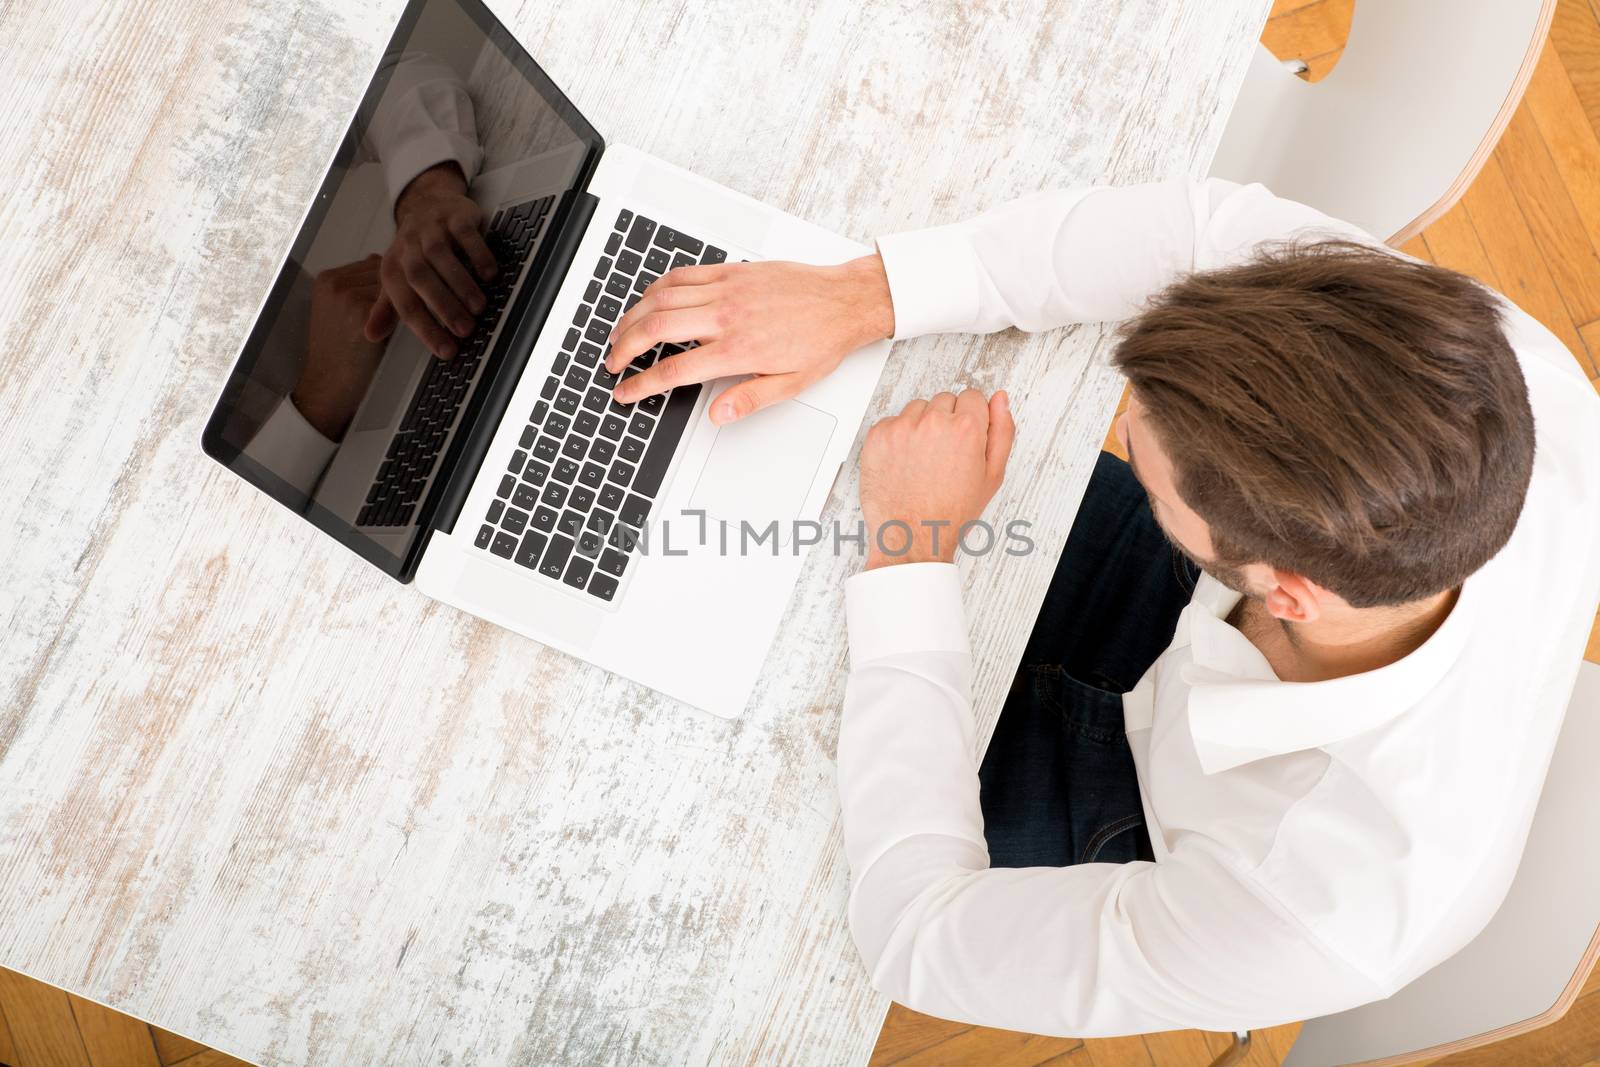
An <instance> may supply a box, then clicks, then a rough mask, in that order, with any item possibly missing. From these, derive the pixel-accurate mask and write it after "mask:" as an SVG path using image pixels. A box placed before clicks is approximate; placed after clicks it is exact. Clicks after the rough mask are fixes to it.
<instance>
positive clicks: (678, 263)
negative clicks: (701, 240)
mask: <svg viewBox="0 0 1600 1067" xmlns="http://www.w3.org/2000/svg"><path fill="white" fill-rule="evenodd" d="M692 266H694V257H693V256H691V255H689V254H688V253H687V252H679V253H678V254H677V255H675V256H673V257H672V269H673V270H677V269H678V268H679V267H692Z"/></svg>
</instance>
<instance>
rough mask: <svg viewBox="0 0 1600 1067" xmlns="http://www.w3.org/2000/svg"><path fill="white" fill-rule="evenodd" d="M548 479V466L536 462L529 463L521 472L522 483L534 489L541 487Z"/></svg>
mask: <svg viewBox="0 0 1600 1067" xmlns="http://www.w3.org/2000/svg"><path fill="white" fill-rule="evenodd" d="M548 477H550V467H549V465H548V464H545V463H540V462H539V461H538V460H532V461H530V462H529V464H528V467H527V469H526V470H524V471H523V472H522V480H523V482H525V483H526V484H528V485H532V486H533V487H534V488H535V489H537V488H539V486H541V485H543V484H544V482H545V479H546V478H548Z"/></svg>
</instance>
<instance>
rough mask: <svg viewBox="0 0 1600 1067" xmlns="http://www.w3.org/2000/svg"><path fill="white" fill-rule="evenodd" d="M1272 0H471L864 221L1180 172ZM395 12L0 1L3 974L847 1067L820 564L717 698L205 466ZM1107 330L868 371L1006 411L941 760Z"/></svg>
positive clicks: (666, 125) (829, 610)
mask: <svg viewBox="0 0 1600 1067" xmlns="http://www.w3.org/2000/svg"><path fill="white" fill-rule="evenodd" d="M1267 3H1268V0H1234V2H1230V3H1217V2H1206V0H1184V2H1181V3H1180V2H1173V0H1125V2H1121V3H1089V2H1070V0H1053V2H1052V0H1037V2H1034V3H1023V2H1017V3H1005V4H1001V3H995V4H994V5H993V10H986V9H985V8H984V7H983V6H982V5H979V4H976V3H963V2H961V0H938V2H924V0H900V2H892V0H871V2H862V0H815V2H806V0H762V2H759V3H758V2H753V0H680V2H670V0H655V2H644V0H635V2H633V3H625V2H622V0H617V2H615V3H607V2H603V0H581V2H579V0H574V2H568V3H545V2H539V3H533V2H528V3H524V4H520V5H517V4H512V3H502V4H499V5H497V6H498V7H499V9H500V13H501V15H502V17H503V18H504V19H505V20H506V22H507V23H508V24H509V25H510V26H511V27H512V28H513V29H514V30H515V31H516V33H517V35H518V36H519V37H520V39H521V40H522V41H523V42H524V43H525V44H526V45H527V46H528V48H529V50H530V51H531V52H532V53H533V54H534V55H535V56H536V57H537V58H539V59H540V60H541V61H542V62H543V63H544V64H545V66H546V67H547V69H548V70H549V71H550V73H551V74H552V76H553V77H554V78H555V80H556V81H557V82H558V83H559V84H561V85H563V86H565V87H566V88H567V89H568V90H569V92H570V95H571V96H572V98H573V100H574V101H575V102H576V103H577V105H578V106H579V107H580V108H581V109H582V110H583V111H584V112H585V113H586V114H587V115H588V116H589V117H590V119H591V120H592V121H593V122H594V124H595V125H596V126H597V127H598V128H599V129H600V130H601V132H602V133H603V134H605V135H606V136H607V138H608V139H610V140H614V141H625V142H628V143H632V144H636V145H638V146H640V147H642V148H644V149H646V150H648V151H651V152H654V153H656V154H658V155H661V156H663V157H665V158H667V159H669V160H673V161H675V162H678V163H681V164H683V165H685V166H688V167H691V168H693V169H695V170H697V171H700V172H702V173H704V174H706V175H707V176H709V177H711V178H714V179H717V180H719V181H722V182H724V183H726V184H727V185H729V186H732V187H733V188H735V189H738V190H741V191H744V192H747V193H750V194H752V195H754V196H756V197H760V198H762V199H765V200H768V201H770V202H772V203H774V204H777V205H779V206H781V207H783V208H785V209H787V210H789V211H791V212H794V213H795V214H797V215H800V216H803V217H806V218H809V219H813V220H815V221H817V222H819V223H821V224H823V225H825V226H828V227H831V228H834V229H837V230H839V231H841V232H843V233H846V234H849V235H852V236H856V237H861V238H868V239H870V237H871V236H872V235H875V234H879V233H885V232H892V231H895V230H900V229H905V228H909V227H916V226H921V225H924V224H927V223H931V222H938V221H948V220H953V219H956V218H959V217H962V216H967V215H970V214H973V213H976V212H978V211H980V210H982V209H983V208H985V207H987V206H989V205H992V204H995V203H997V202H1000V201H1002V200H1005V199H1007V198H1010V197H1013V196H1017V195H1020V194H1023V193H1027V192H1031V191H1034V190H1037V189H1040V188H1044V187H1049V186H1058V185H1065V184H1071V183H1077V182H1087V181H1105V182H1127V181H1137V180H1144V179H1153V178H1160V177H1167V176H1172V175H1177V174H1185V173H1188V174H1195V173H1199V172H1201V171H1203V169H1204V168H1205V165H1206V163H1207V160H1208V158H1209V155H1210V152H1211V149H1212V147H1213V146H1214V144H1215V143H1216V141H1217V139H1218V137H1219V135H1220V132H1221V128H1222V124H1223V121H1224V118H1225V116H1226V113H1227V110H1228V108H1229V106H1230V104H1231V101H1232V99H1233V96H1234V93H1235V91H1236V89H1237V86H1238V85H1239V83H1240V81H1241V79H1242V78H1243V75H1244V71H1245V67H1246V64H1247V61H1248V58H1249V54H1250V49H1251V47H1253V44H1254V41H1255V39H1256V35H1257V33H1258V31H1259V30H1260V27H1261V24H1262V20H1263V19H1264V17H1265V14H1266V8H1267ZM401 6H402V5H401V4H400V3H399V2H398V0H383V2H379V0H355V2H351V0H321V2H301V3H296V2H293V0H253V2H241V0H192V2H188V3H172V2H170V0H147V2H141V3H136V2H132V0H127V2H121V3H105V4H99V5H81V4H79V3H78V2H76V0H54V2H45V0H39V2H36V3H27V4H14V5H9V6H5V7H3V8H0V50H3V56H4V64H3V66H4V69H5V70H6V71H7V73H8V76H9V77H8V79H7V84H8V92H7V100H6V111H7V116H6V121H5V123H4V125H3V129H0V175H3V176H4V183H5V190H6V191H5V195H4V198H3V199H0V339H3V343H0V382H3V385H0V487H3V493H0V499H3V500H4V501H5V505H6V508H7V510H8V512H9V515H8V516H7V519H6V521H5V522H4V523H3V524H0V560H4V561H5V564H4V565H5V568H6V578H5V581H4V583H3V589H0V618H3V619H4V620H5V630H4V632H3V638H0V641H3V648H0V965H3V966H6V967H11V968H14V969H16V970H20V971H23V972H25V973H28V974H31V975H33V976H35V977H38V978H41V979H43V980H45V981H48V982H52V983H55V984H57V985H60V986H64V987H66V988H68V989H71V990H74V991H76V992H78V993H81V994H84V995H86V996H89V997H92V998H95V999H97V1000H101V1001H104V1002H106V1003H109V1004H111V1005H112V1006H114V1007H117V1008H119V1009H122V1010H124V1011H127V1012H130V1013H132V1014H134V1015H138V1016H140V1017H143V1018H147V1019H150V1020H153V1021H154V1022H156V1023H158V1024H159V1025H161V1026H164V1027H168V1028H170V1029H173V1030H177V1031H180V1032H183V1033H187V1034H189V1035H191V1036H193V1037H195V1038H197V1039H199V1040H201V1041H204V1042H206V1043H208V1044H211V1045H215V1046H218V1047H220V1048H222V1049H224V1050H226V1051H230V1052H233V1053H235V1054H237V1055H240V1056H243V1057H246V1058H249V1059H252V1060H257V1061H262V1062H267V1063H274V1064H276V1063H285V1064H291V1063H292V1064H298V1063H313V1062H315V1063H329V1064H357V1063H416V1064H429V1065H432V1064H469V1063H504V1062H539V1063H545V1062H570V1063H582V1064H601V1063H700V1062H707V1061H713V1062H718V1063H731V1062H740V1063H746V1062H750V1063H779V1062H782V1063H793V1062H803V1063H816V1064H830V1065H831V1064H841V1063H853V1062H861V1061H863V1060H864V1059H865V1058H866V1055H867V1053H868V1051H869V1050H870V1049H871V1047H872V1044H873V1042H874V1039H875V1037H876V1034H877V1031H878V1027H879V1024H880V1022H881V1020H882V1018H883V1012H884V1009H885V1001H884V999H883V998H882V997H880V996H879V995H877V994H876V993H874V992H873V991H872V989H871V988H870V987H869V986H868V984H867V981H866V979H865V977H864V975H863V974H862V972H861V970H860V965H859V963H858V961H857V958H856V956H855V952H854V949H853V948H852V947H851V944H850V941H849V937H848V933H847V931H846V929H845V925H844V919H843V914H844V909H843V902H844V894H845V885H846V870H845V866H844V863H843V859H842V857H841V855H840V849H839V831H838V810H837V803H836V797H835V792H834V780H833V751H834V741H835V737H836V732H837V723H838V708H839V703H840V693H841V688H842V684H843V680H844V670H845V643H844V635H843V633H842V631H841V629H840V610H841V605H840V593H839V589H840V584H841V582H842V581H843V579H844V578H845V577H846V576H847V575H848V574H850V573H852V572H853V571H854V570H855V569H856V568H857V566H858V563H857V562H856V561H855V560H854V559H852V558H849V557H846V558H836V557H834V556H832V555H830V554H828V553H825V552H819V553H814V554H813V555H812V557H811V559H810V561H809V563H808V565H807V568H806V571H805V574H804V577H803V579H802V581H801V585H800V589H799V591H798V593H797V594H796V596H795V598H794V602H793V604H792V606H791V609H790V611H789V614H788V616H787V618H786V621H785V623H784V626H783V631H782V635H781V636H780V638H779V641H778V643H777V645H776V646H775V647H774V649H773V650H772V653H771V656H770V658H769V661H768V667H767V670H766V674H765V677H766V679H767V681H766V682H765V684H764V685H763V687H762V688H761V689H760V690H759V691H758V693H757V695H756V698H755V701H754V705H753V707H752V709H751V710H750V711H749V713H748V714H747V715H746V716H745V717H744V718H743V719H742V720H740V721H735V722H724V721H721V720H718V719H714V718H712V717H710V716H706V715H702V714H698V713H695V712H692V711H689V710H686V709H684V708H682V707H679V706H676V705H674V704H672V703H670V702H668V701H665V700H663V699H661V698H658V697H656V696H654V695H653V694H651V693H650V692H648V691H646V690H643V689H640V688H638V687H636V686H633V685H631V684H627V683H624V682H622V681H619V680H617V679H615V678H611V677H608V676H606V675H605V674H603V673H602V672H600V671H598V670H595V669H593V668H591V667H589V666H587V665H585V664H582V663H578V662H575V661H573V660H571V659H568V658H566V657H564V656H562V655H559V654H556V653H553V652H549V651H545V650H543V649H541V648H540V647H539V646H537V645H535V644H533V643H531V642H528V641H526V640H523V639H521V638H518V637H515V636H512V635H510V634H508V633H505V632H502V631H500V630H497V629H495V628H493V627H491V626H489V625H486V624H483V623H480V622H477V621H475V620H474V619H471V618H468V617H466V616H464V615H461V614H458V613H456V612H454V611H451V610H448V609H445V608H442V607H440V606H437V605H435V604H433V603H431V602H429V601H427V600H425V599H423V598H422V597H421V596H419V595H417V594H415V593H414V592H412V591H411V590H409V589H407V588H405V587H402V586H399V585H396V584H394V583H392V582H390V581H388V580H387V579H385V578H383V577H382V576H381V575H379V574H378V573H377V572H376V571H374V570H373V569H371V568H369V567H367V566H366V565H365V564H363V563H361V562H359V561H357V559H356V558H355V557H354V556H352V555H350V554H348V553H347V552H345V551H344V550H343V549H341V548H339V547H338V546H336V545H335V544H333V543H332V542H331V541H329V540H327V539H326V538H324V537H322V536H320V535H318V534H316V533H314V532H313V531H312V529H311V528H310V527H309V526H306V525H303V524H301V523H298V522H297V521H295V520H294V519H293V518H292V517H291V516H289V515H288V514H287V513H285V512H284V511H283V510H282V509H280V508H278V507H277V506H276V505H274V504H272V503H270V502H268V501H267V500H265V499H264V498H263V497H261V496H258V495H257V494H255V493H254V492H252V491H250V490H248V489H247V488H246V487H245V486H243V485H242V484H241V483H240V482H238V481H237V480H236V479H235V478H233V477H232V476H231V475H229V474H227V473H226V472H224V471H223V470H222V469H221V468H219V467H217V466H215V465H214V464H212V463H211V462H210V461H209V460H206V459H205V458H204V457H203V456H202V455H201V454H200V451H199V436H200V428H201V425H202V423H203V421H204V419H205V417H206V415H207V413H208V412H209V410H210V407H211V404H212V402H213V400H214V398H215V395H216V393H217V391H218V389H219V387H220V384H221V381H222V379H223V377H224V376H225V374H226V371H227V368H228V366H229V365H230V363H231V361H232V359H233V357H234V355H235V352H236V350H237V347H238V345H239V343H240V341H241V339H242V337H243V335H244V332H245V330H246V329H247V327H248V326H249V325H250V320H251V317H252V315H253V313H254V310H255V308H256V306H257V302H258V300H259V298H260V296H261V294H262V292H263V291H264V289H265V287H266V286H267V284H268V282H269V280H270V277H271V273H272V271H273V269H274V267H275V266H276V263H277V259H276V257H277V255H278V254H279V252H280V250H281V249H282V248H283V246H284V244H285V243H286V241H287V240H288V238H289V237H290V235H291V233H292V231H293V229H294V227H295V225H296V223H297V222H298V219H299V215H300V211H301V208H302V206H303V204H304V202H305V201H306V200H307V198H308V197H309V195H310V193H311V191H312V190H313V189H314V188H315V186H316V183H317V182H318V181H319V179H320V177H321V170H322V167H323V165H324V164H325V162H326V160H327V158H328V155H329V153H330V152H331V150H332V146H333V145H334V143H335V141H336V140H337V138H338V137H339V135H340V133H341V130H342V125H343V122H344V119H345V116H346V114H347V109H348V108H349V107H350V105H351V103H352V102H353V100H354V99H355V97H356V96H358V95H359V93H360V91H361V88H362V86H363V85H364V83H365V80H366V78H367V75H368V72H369V70H370V67H371V65H372V64H373V63H374V62H375V61H376V59H377V56H378V54H379V52H380V51H381V50H382V48H383V45H384V42H385V41H386V40H387V36H388V33H389V30H390V28H391V26H392V24H393V19H394V17H395V16H396V15H397V13H398V11H399V9H400V7H401ZM91 11H93V12H94V13H93V14H92V15H91V14H90V12H91ZM1108 340H1109V333H1108V331H1107V330H1106V329H1104V328H1081V329H1076V330H1071V331H1066V332H1059V333H1055V334H1051V335H1048V336H1043V337H1039V338H1035V339H1026V338H1023V337H1022V336H1020V335H1016V334H1005V335H1000V336H996V337H991V338H985V339H978V340H974V339H971V338H959V337H956V338H947V339H943V340H938V341H932V340H927V341H919V342H917V343H914V344H907V345H903V346H901V347H900V348H899V350H898V351H897V353H896V354H895V356H894V357H893V358H892V359H891V364H890V368H889V371H888V373H887V376H886V379H885V382H884V385H883V387H882V388H881V389H880V391H879V395H878V398H877V410H878V412H880V413H882V412H885V411H888V410H890V409H896V408H898V407H899V406H900V405H901V404H903V403H904V402H905V401H906V400H908V399H909V398H911V397H912V396H914V395H924V394H927V393H929V392H932V391H935V390H937V389H940V388H944V387H947V386H950V385H952V384H956V383H962V384H965V383H971V384H974V385H977V386H978V387H980V388H984V389H992V388H997V387H1000V386H1002V385H1003V386H1006V387H1008V388H1010V389H1011V391H1012V395H1013V397H1014V405H1013V406H1014V407H1015V409H1016V410H1017V412H1018V414H1019V420H1020V424H1021V427H1020V436H1019V439H1018V443H1017V451H1016V455H1015V457H1014V458H1013V460H1012V469H1013V476H1012V478H1011V480H1010V481H1009V482H1008V483H1007V487H1006V489H1005V490H1004V492H1003V493H1002V496H1001V499H1000V501H999V502H998V504H997V509H998V512H997V513H999V514H1003V515H1005V516H1007V517H1024V518H1028V519H1030V520H1032V522H1033V523H1034V533H1035V536H1036V537H1037V538H1038V540H1039V543H1040V545H1041V551H1039V552H1037V553H1035V554H1034V555H1032V556H1030V557H1026V558H1021V559H1014V558H1006V557H1001V556H998V555H991V556H989V557H985V558H983V559H982V560H979V561H976V562H975V563H974V564H973V565H971V566H970V568H969V570H968V603H969V605H970V607H971V616H972V628H973V632H974V634H975V637H976V645H975V647H976V652H977V655H978V657H979V661H980V667H979V670H978V675H977V686H978V708H979V713H980V715H981V717H982V718H983V721H984V729H983V733H984V736H987V733H988V728H989V726H990V724H991V723H992V721H993V718H994V716H995V714H996V712H997V710H998V708H999V706H1000V700H1001V695H1002V694H1003V692H1004V690H1005V688H1006V686H1007V684H1008V682H1009V679H1010V675H1011V671H1012V669H1013V665H1014V664H1015V662H1016V660H1017V657H1018V655H1019V654H1020V651H1021V647H1022V643H1023V640H1024V638H1025V637H1026V635H1027V632H1028V630H1029V627H1030V624H1031V620H1032V618H1033V613H1034V610H1035V608H1036V606H1037V604H1038V602H1039V601H1040V599H1041V597H1042V596H1043V592H1044V589H1045V585H1046V582H1047V580H1048V578H1049V575H1050V572H1051V569H1052V567H1053V564H1054V560H1055V558H1056V555H1057V554H1058V552H1059V549H1060V546H1061V544H1062V542H1063V541H1064V540H1065V536H1066V531H1067V528H1068V526H1069V524H1070V521H1071V517H1072V515H1073V512H1074V510H1075V508H1076V505H1077V502H1078V499H1079V496H1080V495H1081V492H1082V487H1083V485H1084V482H1085V480H1086V478H1087V476H1088V471H1089V469H1090V465H1091V462H1092V459H1093V456H1094V453H1095V450H1096V445H1097V443H1098V441H1099V438H1100V435H1101V434H1102V433H1103V432H1104V428H1105V424H1106V420H1107V417H1108V414H1109V412H1110V410H1111V407H1112V404H1113V402H1114V400H1115V397H1116V393H1117V383H1116V381H1115V379H1114V376H1113V374H1112V373H1111V372H1110V371H1109V370H1108V369H1107V368H1106V366H1105V355H1106V350H1107V347H1108ZM854 501H855V486H854V483H853V481H848V482H847V481H846V480H843V479H841V483H840V485H839V487H838V490H837V492H836V494H835V497H834V499H833V501H832V503H831V504H830V515H829V516H827V517H829V518H831V517H834V516H838V517H841V518H844V519H847V520H848V519H850V518H851V516H852V513H853V510H854V506H855V505H854Z"/></svg>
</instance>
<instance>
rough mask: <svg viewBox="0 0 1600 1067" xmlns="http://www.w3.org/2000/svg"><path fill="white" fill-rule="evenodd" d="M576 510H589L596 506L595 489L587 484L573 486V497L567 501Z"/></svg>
mask: <svg viewBox="0 0 1600 1067" xmlns="http://www.w3.org/2000/svg"><path fill="white" fill-rule="evenodd" d="M567 503H568V504H569V505H570V506H571V507H572V510H574V511H588V510H589V509H590V508H592V507H594V490H593V489H590V488H589V487H588V486H586V485H575V486H573V487H572V499H571V500H569V501H567Z"/></svg>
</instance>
